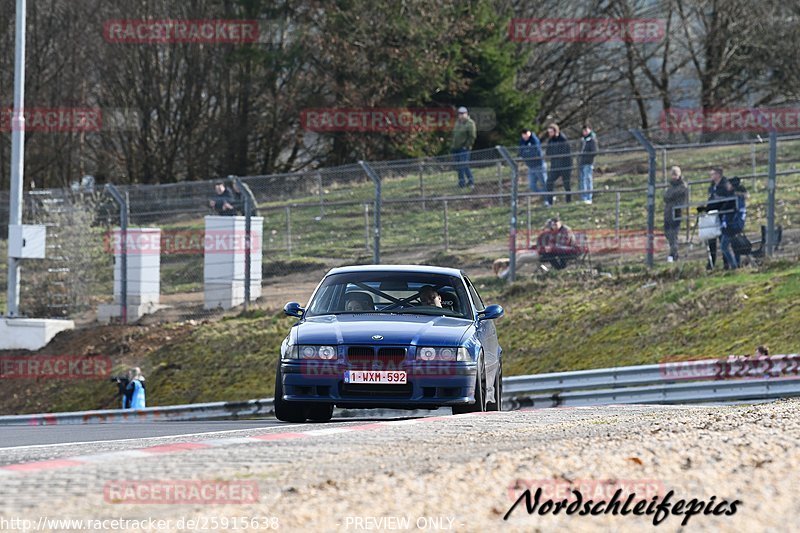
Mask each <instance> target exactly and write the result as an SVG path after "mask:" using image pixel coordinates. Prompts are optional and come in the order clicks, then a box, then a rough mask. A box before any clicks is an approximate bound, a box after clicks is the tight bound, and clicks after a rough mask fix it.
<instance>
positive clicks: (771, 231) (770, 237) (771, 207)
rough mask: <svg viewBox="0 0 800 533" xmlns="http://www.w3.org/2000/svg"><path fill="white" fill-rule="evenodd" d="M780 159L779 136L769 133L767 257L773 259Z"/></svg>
mask: <svg viewBox="0 0 800 533" xmlns="http://www.w3.org/2000/svg"><path fill="white" fill-rule="evenodd" d="M777 159H778V135H777V133H776V132H775V130H772V131H770V132H769V177H768V178H767V235H766V237H767V239H766V241H767V242H766V251H767V257H772V252H773V249H774V247H775V177H776V176H775V175H776V172H775V166H776V164H777Z"/></svg>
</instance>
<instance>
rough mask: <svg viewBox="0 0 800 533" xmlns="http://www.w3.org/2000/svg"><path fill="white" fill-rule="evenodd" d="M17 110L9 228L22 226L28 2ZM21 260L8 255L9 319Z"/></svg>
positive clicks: (20, 26) (21, 11)
mask: <svg viewBox="0 0 800 533" xmlns="http://www.w3.org/2000/svg"><path fill="white" fill-rule="evenodd" d="M14 40H15V44H14V110H13V112H12V114H11V194H10V195H9V197H8V226H9V230H10V229H11V226H20V225H22V183H23V182H22V177H23V173H24V169H25V168H24V167H25V116H24V110H25V0H17V23H16V31H15V32H14ZM19 276H20V260H19V259H18V258H16V257H12V256H11V250H10V249H9V252H8V304H7V308H8V309H7V313H6V316H8V317H15V316H18V315H19Z"/></svg>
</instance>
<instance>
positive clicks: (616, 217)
mask: <svg viewBox="0 0 800 533" xmlns="http://www.w3.org/2000/svg"><path fill="white" fill-rule="evenodd" d="M616 197H617V198H616V206H615V208H614V240H615V241H616V242H617V248H619V203H620V200H621V197H620V192H619V191H617V194H616Z"/></svg>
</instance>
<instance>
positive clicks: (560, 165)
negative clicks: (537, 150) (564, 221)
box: [545, 123, 572, 206]
mask: <svg viewBox="0 0 800 533" xmlns="http://www.w3.org/2000/svg"><path fill="white" fill-rule="evenodd" d="M545 152H546V154H547V157H548V158H549V159H550V171H549V172H548V175H547V191H548V192H551V191H553V189H554V188H555V183H556V180H558V178H561V179H562V181H563V182H564V190H565V191H567V192H570V191H571V190H572V187H571V185H570V178H571V177H572V151H571V150H570V149H569V142H567V138H566V137H565V136H564V134H563V133H561V129H560V128H559V127H558V124H556V123H552V124H550V125H549V126H547V146H546V147H545ZM566 196H567V199H566V201H567V202H571V201H572V195H571V194H567V195H566ZM545 205H547V206H551V205H553V197H552V196H546V197H545Z"/></svg>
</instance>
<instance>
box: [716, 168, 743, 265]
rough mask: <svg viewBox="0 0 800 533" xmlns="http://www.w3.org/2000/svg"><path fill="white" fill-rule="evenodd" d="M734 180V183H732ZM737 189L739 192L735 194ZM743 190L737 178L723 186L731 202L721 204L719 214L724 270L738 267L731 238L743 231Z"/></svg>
mask: <svg viewBox="0 0 800 533" xmlns="http://www.w3.org/2000/svg"><path fill="white" fill-rule="evenodd" d="M734 180H735V181H734ZM737 187H738V189H739V190H740V192H738V193H737V190H736V189H737ZM742 189H744V187H742V185H741V180H739V178H732V179H731V180H730V181H727V182H726V184H725V191H726V194H727V195H728V196H729V197H733V200H732V201H730V202H726V203H725V204H723V207H722V209H721V211H722V213H721V214H720V228H721V229H722V235H721V236H720V248H721V249H722V255H723V257H724V258H725V268H726V269H729V268H730V269H734V268H738V267H739V259H740V256H739V254H735V253H734V252H733V246H732V245H733V238H734V237H735V236H737V235H739V234H740V233H741V232H742V231H744V220H745V216H746V206H745V198H744V195H745V194H746V192H747V191H744V192H741V190H742Z"/></svg>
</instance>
